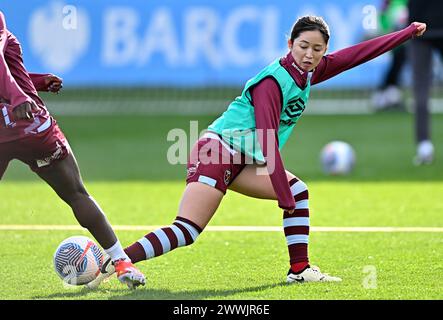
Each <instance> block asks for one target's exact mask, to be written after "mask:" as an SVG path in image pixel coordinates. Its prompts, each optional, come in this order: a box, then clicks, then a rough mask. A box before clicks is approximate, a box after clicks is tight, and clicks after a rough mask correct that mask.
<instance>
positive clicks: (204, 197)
mask: <svg viewBox="0 0 443 320" xmlns="http://www.w3.org/2000/svg"><path fill="white" fill-rule="evenodd" d="M223 195H224V194H223V193H222V192H221V191H220V190H217V189H215V188H214V187H212V186H208V185H206V184H204V183H200V182H193V183H190V184H188V185H187V186H186V189H185V191H184V193H183V196H182V199H181V201H180V206H179V210H178V214H177V217H176V218H175V220H174V221H173V223H172V224H171V225H169V226H166V227H163V228H159V229H157V230H154V231H152V232H150V233H148V234H146V235H145V236H143V237H142V238H141V239H139V240H138V241H137V242H135V243H133V244H132V245H130V246H129V247H127V248H126V249H125V251H126V253H127V254H128V256H129V257H130V258H131V260H132V261H133V262H134V263H136V262H139V261H142V260H148V259H152V258H154V257H158V256H160V255H163V254H165V253H167V252H170V251H172V250H174V249H176V248H179V247H183V246H188V245H191V244H193V243H194V242H195V241H196V240H197V237H198V236H199V235H200V233H201V232H203V229H204V228H205V227H206V225H207V224H208V222H209V221H210V220H211V218H212V216H213V215H214V213H215V211H216V210H217V208H218V206H219V204H220V202H221V200H222V198H223Z"/></svg>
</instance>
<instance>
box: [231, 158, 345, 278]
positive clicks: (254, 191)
mask: <svg viewBox="0 0 443 320" xmlns="http://www.w3.org/2000/svg"><path fill="white" fill-rule="evenodd" d="M263 169H265V167H264V166H257V165H247V166H246V167H245V168H244V169H243V171H242V172H241V173H240V174H239V175H238V176H237V177H236V178H235V179H234V181H233V182H232V184H231V185H230V187H229V189H231V190H233V191H236V192H239V193H241V194H244V195H247V196H250V197H254V198H260V199H270V200H277V195H276V194H275V191H274V188H273V186H272V183H271V179H270V177H269V175H267V174H263V173H264V172H265V170H263ZM258 170H260V174H258V172H259V171H258ZM286 176H287V179H288V183H289V185H290V188H291V192H292V195H293V196H294V199H295V211H294V212H293V213H292V214H289V213H288V212H286V211H284V212H283V227H284V233H285V237H286V243H287V245H288V252H289V258H290V260H289V263H290V265H291V267H290V269H289V272H288V276H287V281H288V282H295V281H297V282H304V281H307V282H308V281H314V282H315V281H340V280H341V279H340V278H337V277H331V276H328V275H325V274H322V273H321V272H320V271H319V270H318V268H316V267H311V266H310V265H309V257H308V243H309V241H308V240H309V206H308V198H309V193H308V188H307V186H306V184H305V183H304V182H303V181H301V180H299V179H298V178H297V177H296V176H295V175H293V174H292V173H290V172H289V171H286Z"/></svg>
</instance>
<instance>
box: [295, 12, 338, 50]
mask: <svg viewBox="0 0 443 320" xmlns="http://www.w3.org/2000/svg"><path fill="white" fill-rule="evenodd" d="M314 30H318V31H320V33H321V34H322V36H323V39H324V40H325V42H326V44H328V41H329V27H328V24H327V23H326V22H325V20H323V18H322V17H317V16H304V17H301V18H299V19H298V20H297V21H296V22H295V24H294V26H293V27H292V31H291V40H292V41H294V39H296V38H298V36H299V35H300V33H302V32H304V31H314Z"/></svg>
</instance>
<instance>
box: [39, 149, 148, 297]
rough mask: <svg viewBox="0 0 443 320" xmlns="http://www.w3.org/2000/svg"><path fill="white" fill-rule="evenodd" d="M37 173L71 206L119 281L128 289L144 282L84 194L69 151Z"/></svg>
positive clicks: (99, 211)
mask: <svg viewBox="0 0 443 320" xmlns="http://www.w3.org/2000/svg"><path fill="white" fill-rule="evenodd" d="M37 173H38V175H39V176H40V177H41V178H42V179H43V180H45V181H46V182H47V183H48V184H49V185H50V186H51V187H52V188H53V189H54V191H55V192H56V193H57V194H58V195H59V197H60V198H61V199H63V200H64V201H65V202H66V203H67V204H68V205H69V206H70V207H71V208H72V211H73V212H74V215H75V217H76V219H77V221H78V222H79V223H80V225H81V226H82V227H84V228H86V229H88V230H89V232H90V233H91V234H92V235H93V236H94V238H95V239H96V240H97V241H98V243H99V244H100V245H101V246H102V247H103V248H104V250H105V252H106V254H107V255H108V256H109V257H110V261H112V264H113V265H114V266H115V269H116V270H117V273H118V277H119V280H120V281H121V282H122V283H126V284H127V285H128V286H129V287H130V288H133V287H137V286H139V285H144V283H145V278H144V276H143V274H142V273H141V272H140V271H139V270H138V269H137V268H136V267H135V266H134V265H133V264H132V263H131V261H130V260H129V257H128V256H127V255H126V253H125V252H124V250H123V248H122V246H121V244H120V242H119V241H118V239H117V237H116V235H115V233H114V231H113V230H112V227H111V225H110V224H109V222H108V220H107V218H106V216H105V214H104V212H103V211H102V209H101V208H100V206H99V205H98V204H97V202H96V201H95V200H94V199H93V198H92V197H91V196H90V195H89V194H88V193H87V191H86V189H85V187H84V185H83V182H82V179H81V176H80V171H79V169H78V166H77V162H76V160H75V158H74V156H73V155H72V153H70V154H69V155H68V156H67V157H66V158H65V159H64V160H60V161H56V162H54V163H52V164H51V166H49V167H46V168H42V169H41V170H39V171H38V172H37Z"/></svg>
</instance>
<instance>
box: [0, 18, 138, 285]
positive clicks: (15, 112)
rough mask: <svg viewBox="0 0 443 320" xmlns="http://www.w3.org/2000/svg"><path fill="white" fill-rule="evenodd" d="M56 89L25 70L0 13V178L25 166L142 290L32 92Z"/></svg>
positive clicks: (123, 277) (52, 80)
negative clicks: (13, 166) (17, 164)
mask: <svg viewBox="0 0 443 320" xmlns="http://www.w3.org/2000/svg"><path fill="white" fill-rule="evenodd" d="M61 88H62V79H60V78H59V77H57V76H54V75H51V74H32V73H31V74H30V73H28V72H27V71H26V69H25V66H24V64H23V58H22V50H21V46H20V43H19V41H18V40H17V38H16V37H15V36H14V35H13V34H12V33H11V32H10V31H9V30H8V29H7V26H6V20H5V17H4V15H3V13H2V12H1V11H0V97H1V99H0V101H1V104H0V109H1V116H0V179H1V178H2V176H3V174H4V172H5V171H6V168H7V166H8V164H9V162H10V161H11V160H13V159H18V160H20V161H22V162H24V163H26V164H27V165H29V167H30V168H31V170H32V171H34V172H35V173H36V174H37V175H38V176H39V177H40V178H42V179H43V180H44V181H46V182H47V183H48V184H49V185H50V186H51V187H52V188H53V189H54V191H55V192H56V193H57V194H58V195H59V197H60V198H61V199H63V200H64V201H65V202H66V203H67V204H68V205H69V206H70V207H71V208H72V210H73V212H74V215H75V217H76V219H77V221H78V222H79V223H80V225H81V226H83V227H84V228H87V229H88V230H89V232H91V234H92V235H93V236H94V237H95V239H96V240H97V241H98V242H99V243H100V245H101V246H102V247H103V248H104V250H105V252H106V253H107V254H108V255H109V256H110V261H112V262H113V264H114V266H115V269H116V271H117V274H118V277H119V280H120V281H121V282H123V283H126V284H127V285H128V286H129V287H131V288H133V287H136V286H138V285H143V284H144V283H145V278H144V276H143V274H142V273H141V272H140V271H139V270H138V269H137V268H136V267H135V266H134V265H133V264H132V263H131V261H130V259H129V258H128V256H127V255H126V254H125V252H124V251H123V248H122V247H121V245H120V242H119V241H118V239H117V237H116V235H115V233H114V231H113V230H112V227H111V226H110V224H109V222H108V220H107V218H106V216H105V214H104V213H103V211H102V210H101V208H100V207H99V205H98V204H97V203H96V202H95V200H94V199H93V198H92V197H91V196H90V195H89V194H88V193H87V191H86V189H85V187H84V185H83V182H82V179H81V176H80V172H79V169H78V166H77V162H76V159H75V157H74V155H73V153H72V150H71V149H70V147H69V144H68V142H67V141H66V139H65V137H64V135H63V133H62V132H61V130H60V129H59V127H58V125H57V123H56V121H55V120H54V118H52V116H51V115H50V114H49V112H48V110H47V109H46V107H45V104H44V102H43V101H42V99H41V98H40V97H39V96H38V94H37V90H40V91H51V92H56V93H58V91H59V90H60V89H61Z"/></svg>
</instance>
